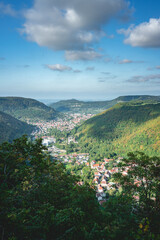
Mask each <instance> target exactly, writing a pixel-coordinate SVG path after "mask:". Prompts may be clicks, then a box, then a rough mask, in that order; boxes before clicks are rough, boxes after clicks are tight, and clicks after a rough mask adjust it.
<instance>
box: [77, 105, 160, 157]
mask: <svg viewBox="0 0 160 240" xmlns="http://www.w3.org/2000/svg"><path fill="white" fill-rule="evenodd" d="M75 131H76V135H77V137H78V138H79V142H80V144H81V145H82V149H83V151H90V152H95V153H97V154H104V155H105V154H106V153H108V154H110V153H113V154H119V155H121V156H124V154H125V152H129V151H135V150H141V151H144V152H146V153H148V154H150V155H154V154H159V149H160V103H158V104H145V103H141V102H129V103H119V104H117V105H115V106H114V107H112V108H110V109H108V110H106V111H105V112H103V113H101V114H99V115H96V116H95V117H93V118H91V119H89V120H87V121H86V122H84V123H83V124H82V125H81V126H80V127H79V128H78V129H76V130H75Z"/></svg>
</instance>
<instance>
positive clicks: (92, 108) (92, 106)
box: [50, 95, 160, 114]
mask: <svg viewBox="0 0 160 240" xmlns="http://www.w3.org/2000/svg"><path fill="white" fill-rule="evenodd" d="M135 100H136V101H145V102H160V97H159V96H149V95H133V96H120V97H118V98H115V99H113V100H110V101H90V102H89V101H88V102H84V101H78V100H76V99H70V100H61V101H59V102H56V103H52V104H50V106H51V107H53V108H54V109H56V110H57V111H60V112H72V113H74V112H75V113H77V112H85V113H91V114H97V113H100V112H102V111H104V110H106V109H108V108H110V107H112V106H114V105H115V104H117V103H119V102H129V101H135Z"/></svg>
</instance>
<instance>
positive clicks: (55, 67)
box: [45, 64, 72, 72]
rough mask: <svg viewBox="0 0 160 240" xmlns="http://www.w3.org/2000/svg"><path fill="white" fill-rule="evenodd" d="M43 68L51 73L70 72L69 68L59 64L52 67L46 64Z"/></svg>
mask: <svg viewBox="0 0 160 240" xmlns="http://www.w3.org/2000/svg"><path fill="white" fill-rule="evenodd" d="M45 66H46V67H47V68H49V69H50V70H52V71H58V72H64V71H71V70H72V68H71V67H69V66H65V65H61V64H54V65H50V64H46V65H45Z"/></svg>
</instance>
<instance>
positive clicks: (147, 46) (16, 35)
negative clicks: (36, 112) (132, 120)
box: [0, 0, 160, 100]
mask: <svg viewBox="0 0 160 240" xmlns="http://www.w3.org/2000/svg"><path fill="white" fill-rule="evenodd" d="M159 10H160V1H159V0H154V1H153V0H140V1H139V0H130V1H128V0H114V1H113V0H23V1H21V0H15V1H13V0H3V1H1V0H0V95H1V96H23V97H32V98H39V99H42V98H47V99H51V98H52V99H69V98H77V99H84V100H103V99H106V100H108V99H112V98H114V97H118V96H122V95H133V94H150V95H160V11H159Z"/></svg>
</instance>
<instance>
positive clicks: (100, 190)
mask: <svg viewBox="0 0 160 240" xmlns="http://www.w3.org/2000/svg"><path fill="white" fill-rule="evenodd" d="M98 192H99V193H101V192H103V188H102V187H101V186H100V185H99V186H98Z"/></svg>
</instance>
